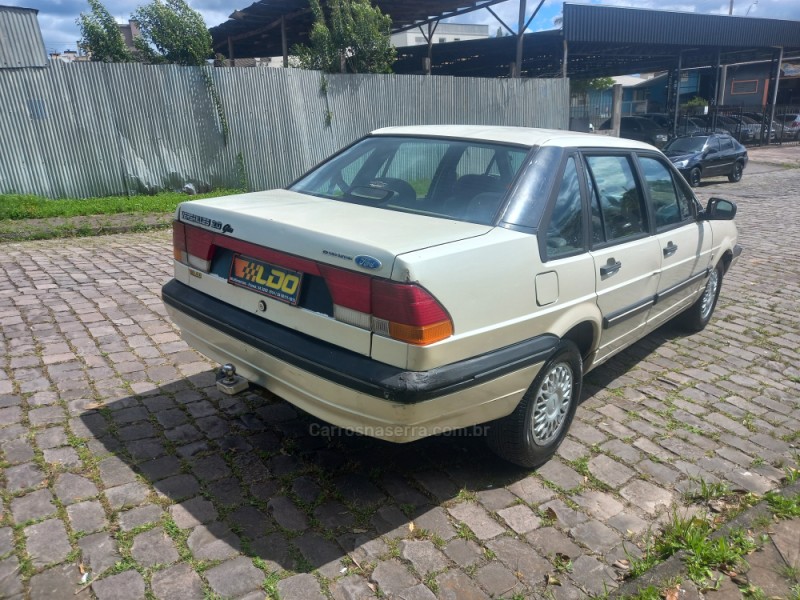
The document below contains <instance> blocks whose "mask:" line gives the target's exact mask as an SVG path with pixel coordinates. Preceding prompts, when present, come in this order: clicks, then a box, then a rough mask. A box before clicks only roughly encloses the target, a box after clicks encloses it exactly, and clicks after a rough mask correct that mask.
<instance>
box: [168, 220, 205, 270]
mask: <svg viewBox="0 0 800 600" xmlns="http://www.w3.org/2000/svg"><path fill="white" fill-rule="evenodd" d="M172 247H173V256H174V257H175V260H177V261H178V262H180V263H183V264H185V265H188V266H190V267H193V268H195V269H197V270H199V271H205V272H206V273H207V272H208V271H209V269H211V259H212V258H213V257H214V249H215V246H214V234H213V233H211V232H210V231H205V230H204V229H200V228H198V227H192V226H191V225H185V224H183V223H181V222H180V221H173V222H172Z"/></svg>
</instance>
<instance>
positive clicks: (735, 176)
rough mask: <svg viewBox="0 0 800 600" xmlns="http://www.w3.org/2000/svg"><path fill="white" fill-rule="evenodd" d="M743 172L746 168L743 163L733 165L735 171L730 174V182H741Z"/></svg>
mask: <svg viewBox="0 0 800 600" xmlns="http://www.w3.org/2000/svg"><path fill="white" fill-rule="evenodd" d="M743 170H744V167H743V166H742V163H740V162H738V161H737V162H735V163H733V171H731V172H730V174H729V175H728V181H730V182H731V183H736V182H737V181H741V180H742V171H743Z"/></svg>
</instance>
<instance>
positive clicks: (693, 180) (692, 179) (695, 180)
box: [689, 167, 700, 187]
mask: <svg viewBox="0 0 800 600" xmlns="http://www.w3.org/2000/svg"><path fill="white" fill-rule="evenodd" d="M689 185H690V186H692V187H697V186H698V185H700V169H698V168H697V167H695V168H694V169H692V170H691V171H689Z"/></svg>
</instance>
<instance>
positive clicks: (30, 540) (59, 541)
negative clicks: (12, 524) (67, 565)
mask: <svg viewBox="0 0 800 600" xmlns="http://www.w3.org/2000/svg"><path fill="white" fill-rule="evenodd" d="M23 531H24V534H25V544H26V548H27V550H28V554H30V555H31V558H32V559H33V566H34V567H43V566H45V565H48V564H50V563H57V562H61V561H62V560H64V559H65V558H66V557H67V554H69V552H70V550H72V548H71V547H70V545H69V540H68V539H67V531H66V529H64V523H63V522H62V521H61V520H60V519H48V520H47V521H42V522H41V523H37V524H36V525H30V526H28V527H26V528H25V529H24V530H23Z"/></svg>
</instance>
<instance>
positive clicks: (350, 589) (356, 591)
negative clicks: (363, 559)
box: [328, 575, 436, 600]
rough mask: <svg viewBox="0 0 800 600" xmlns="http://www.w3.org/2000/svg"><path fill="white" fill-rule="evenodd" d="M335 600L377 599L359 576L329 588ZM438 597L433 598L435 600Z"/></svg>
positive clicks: (352, 576) (341, 581)
mask: <svg viewBox="0 0 800 600" xmlns="http://www.w3.org/2000/svg"><path fill="white" fill-rule="evenodd" d="M328 589H329V590H330V593H331V596H333V600H372V599H373V598H377V596H376V595H375V593H374V592H373V591H372V590H371V589H370V587H369V586H368V585H367V581H366V580H365V579H364V578H363V577H359V576H358V575H348V576H347V577H342V578H341V579H339V580H338V581H334V582H331V584H330V585H329V586H328ZM435 599H436V596H433V600H435Z"/></svg>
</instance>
